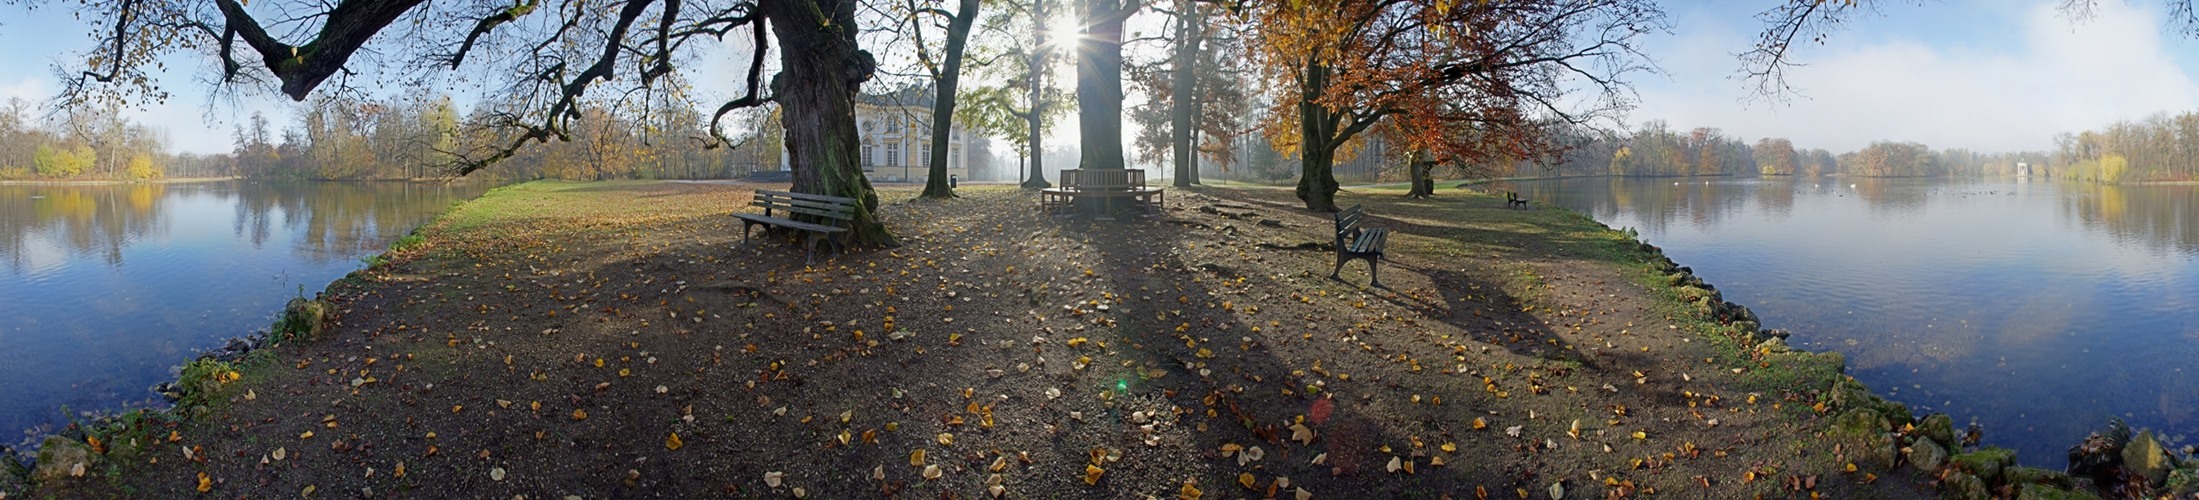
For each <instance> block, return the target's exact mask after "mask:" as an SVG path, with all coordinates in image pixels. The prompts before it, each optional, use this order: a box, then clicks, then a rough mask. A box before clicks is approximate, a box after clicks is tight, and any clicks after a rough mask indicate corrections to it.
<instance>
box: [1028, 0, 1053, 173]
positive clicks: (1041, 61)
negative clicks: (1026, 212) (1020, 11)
mask: <svg viewBox="0 0 2199 500" xmlns="http://www.w3.org/2000/svg"><path fill="white" fill-rule="evenodd" d="M1046 1H1047V0H1032V6H1031V40H1032V43H1031V46H1032V47H1036V49H1035V50H1033V52H1034V53H1033V54H1032V55H1031V112H1030V113H1028V114H1025V115H1024V117H1023V120H1024V124H1025V125H1026V127H1024V130H1026V131H1028V132H1030V134H1031V140H1030V141H1029V142H1030V144H1031V151H1030V156H1031V161H1030V164H1031V175H1030V176H1029V178H1026V179H1024V180H1023V188H1024V189H1046V188H1049V187H1053V186H1054V185H1053V184H1052V183H1049V182H1046V169H1045V167H1044V162H1042V161H1039V160H1040V158H1042V157H1044V156H1045V155H1046V147H1045V144H1044V143H1045V141H1044V139H1045V137H1046V133H1045V130H1044V125H1046V115H1045V113H1046V94H1045V89H1046V56H1047V55H1048V54H1049V53H1050V52H1051V51H1050V50H1048V49H1047V48H1046Z"/></svg>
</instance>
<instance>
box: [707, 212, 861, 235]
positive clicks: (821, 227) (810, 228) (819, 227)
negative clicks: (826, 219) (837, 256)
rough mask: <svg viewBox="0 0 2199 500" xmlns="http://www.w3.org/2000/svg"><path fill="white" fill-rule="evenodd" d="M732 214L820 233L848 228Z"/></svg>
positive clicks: (737, 215) (756, 215)
mask: <svg viewBox="0 0 2199 500" xmlns="http://www.w3.org/2000/svg"><path fill="white" fill-rule="evenodd" d="M733 216H734V217H737V218H740V219H743V220H750V221H755V222H759V223H764V224H770V225H774V226H782V227H790V228H794V229H800V230H803V231H816V232H820V233H838V232H845V231H847V230H848V228H844V227H836V226H826V225H820V224H811V223H807V222H802V221H797V220H791V219H781V218H778V217H765V216H763V215H759V214H746V213H743V214H733Z"/></svg>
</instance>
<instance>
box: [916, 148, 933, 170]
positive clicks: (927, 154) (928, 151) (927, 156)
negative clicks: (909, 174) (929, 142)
mask: <svg viewBox="0 0 2199 500" xmlns="http://www.w3.org/2000/svg"><path fill="white" fill-rule="evenodd" d="M916 165H917V166H921V167H929V166H932V148H924V162H923V163H918V164H916Z"/></svg>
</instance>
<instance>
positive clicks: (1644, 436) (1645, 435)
mask: <svg viewBox="0 0 2199 500" xmlns="http://www.w3.org/2000/svg"><path fill="white" fill-rule="evenodd" d="M1634 439H1649V433H1647V432H1642V431H1634Z"/></svg>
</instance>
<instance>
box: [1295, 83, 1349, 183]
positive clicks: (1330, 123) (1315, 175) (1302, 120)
mask: <svg viewBox="0 0 2199 500" xmlns="http://www.w3.org/2000/svg"><path fill="white" fill-rule="evenodd" d="M1328 82H1329V67H1328V65H1327V64H1322V63H1320V62H1314V61H1308V62H1307V63H1306V68H1305V74H1304V75H1303V76H1302V78H1301V79H1300V80H1299V82H1298V85H1299V97H1298V134H1299V135H1298V143H1299V148H1298V159H1299V163H1298V170H1299V172H1298V190H1297V191H1298V200H1299V201H1302V202H1305V204H1306V209H1307V210H1312V211H1315V212H1335V211H1337V208H1336V190H1337V184H1336V172H1335V163H1336V147H1337V146H1339V145H1342V143H1343V141H1342V140H1340V139H1335V137H1336V131H1337V130H1336V129H1337V127H1336V122H1337V116H1336V113H1335V112H1333V111H1330V110H1329V108H1328V107H1327V106H1322V105H1321V103H1320V99H1321V93H1322V92H1325V91H1327V90H1328Z"/></svg>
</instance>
